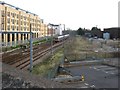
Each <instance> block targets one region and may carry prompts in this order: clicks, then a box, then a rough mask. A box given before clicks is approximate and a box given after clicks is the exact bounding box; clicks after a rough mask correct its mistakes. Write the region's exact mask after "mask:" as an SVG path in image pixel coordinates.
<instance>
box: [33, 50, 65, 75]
mask: <svg viewBox="0 0 120 90" xmlns="http://www.w3.org/2000/svg"><path fill="white" fill-rule="evenodd" d="M62 56H63V51H62V50H60V51H58V52H56V53H55V54H54V55H53V56H52V57H49V58H47V59H46V60H44V61H43V62H41V63H39V64H37V65H36V66H35V67H34V68H33V71H32V73H33V74H37V75H40V76H42V77H48V74H49V72H50V71H52V69H53V68H55V66H56V65H58V64H59V63H60V59H61V57H62Z"/></svg>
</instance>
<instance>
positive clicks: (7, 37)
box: [0, 1, 48, 46]
mask: <svg viewBox="0 0 120 90" xmlns="http://www.w3.org/2000/svg"><path fill="white" fill-rule="evenodd" d="M30 24H31V30H32V32H33V38H34V39H35V38H40V37H44V36H48V35H47V34H48V27H47V25H46V24H44V22H43V19H40V18H39V16H38V15H36V14H34V13H31V12H29V11H26V10H23V9H20V8H18V7H15V6H13V5H10V4H7V3H4V2H1V1H0V30H1V32H2V34H1V35H0V37H1V38H0V41H1V42H2V46H13V45H17V44H21V43H25V42H27V41H28V40H29V39H30V34H29V32H30ZM3 32H7V33H3ZM9 32H16V33H9ZM17 32H23V33H17ZM24 32H26V33H24ZM27 32H28V33H27Z"/></svg>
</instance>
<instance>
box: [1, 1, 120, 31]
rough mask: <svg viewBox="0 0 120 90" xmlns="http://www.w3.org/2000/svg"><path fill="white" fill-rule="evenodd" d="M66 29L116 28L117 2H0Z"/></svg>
mask: <svg viewBox="0 0 120 90" xmlns="http://www.w3.org/2000/svg"><path fill="white" fill-rule="evenodd" d="M2 1H4V2H6V3H9V4H12V5H14V6H16V7H19V8H22V9H24V10H28V11H30V12H32V13H35V14H37V15H38V16H39V17H40V18H41V19H44V22H45V23H53V24H65V26H66V28H70V29H73V30H77V29H78V28H79V27H81V28H86V29H91V28H92V27H94V26H97V27H98V28H101V30H102V29H103V28H110V27H118V2H119V0H2Z"/></svg>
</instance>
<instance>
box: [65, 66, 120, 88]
mask: <svg viewBox="0 0 120 90" xmlns="http://www.w3.org/2000/svg"><path fill="white" fill-rule="evenodd" d="M67 69H68V70H70V71H71V73H72V74H73V75H74V76H78V75H84V77H85V82H84V84H85V85H86V86H88V87H91V88H118V76H117V75H118V70H117V68H115V67H110V66H105V65H92V66H79V67H71V68H67Z"/></svg>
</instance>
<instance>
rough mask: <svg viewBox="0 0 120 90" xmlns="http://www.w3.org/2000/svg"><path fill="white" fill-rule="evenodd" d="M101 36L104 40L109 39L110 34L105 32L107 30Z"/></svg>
mask: <svg viewBox="0 0 120 90" xmlns="http://www.w3.org/2000/svg"><path fill="white" fill-rule="evenodd" d="M103 38H104V39H106V40H108V39H110V34H109V33H107V32H106V33H103Z"/></svg>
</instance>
